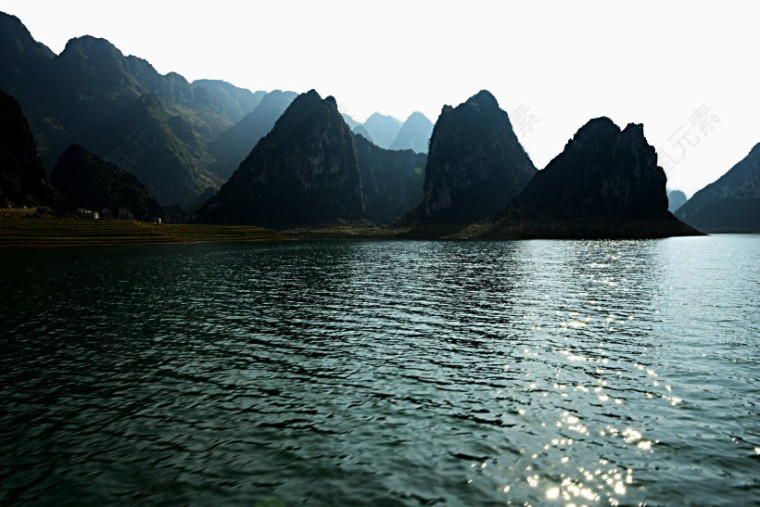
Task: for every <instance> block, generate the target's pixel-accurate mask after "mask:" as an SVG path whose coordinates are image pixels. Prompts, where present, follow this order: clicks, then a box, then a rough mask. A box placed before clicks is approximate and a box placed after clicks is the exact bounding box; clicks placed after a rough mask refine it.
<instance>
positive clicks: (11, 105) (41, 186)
mask: <svg viewBox="0 0 760 507" xmlns="http://www.w3.org/2000/svg"><path fill="white" fill-rule="evenodd" d="M39 206H44V207H49V208H52V209H53V210H55V211H62V210H63V209H64V208H65V205H64V203H63V202H62V200H61V198H60V196H59V195H58V194H57V193H56V192H55V190H54V189H53V188H52V186H51V185H50V182H49V180H48V178H47V175H46V174H45V170H44V169H43V168H42V164H41V163H40V157H39V155H38V154H37V148H36V146H35V144H34V138H33V137H32V133H31V131H30V130H29V124H28V123H27V121H26V118H25V117H24V114H23V112H22V111H21V106H19V104H18V102H16V100H15V99H14V98H13V97H11V96H10V95H7V94H5V93H3V92H0V207H2V208H21V207H39Z"/></svg>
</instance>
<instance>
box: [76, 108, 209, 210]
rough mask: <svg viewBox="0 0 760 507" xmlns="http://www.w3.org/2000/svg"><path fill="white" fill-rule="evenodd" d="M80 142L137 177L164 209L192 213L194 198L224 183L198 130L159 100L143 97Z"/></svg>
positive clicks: (84, 136)
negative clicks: (214, 170) (213, 169)
mask: <svg viewBox="0 0 760 507" xmlns="http://www.w3.org/2000/svg"><path fill="white" fill-rule="evenodd" d="M74 141H75V143H76V144H79V145H81V146H85V147H86V148H87V149H88V150H90V151H92V152H93V153H95V154H97V155H98V156H100V157H101V158H104V159H105V160H107V161H108V162H111V163H113V164H115V165H117V166H119V167H120V168H122V169H123V170H126V171H129V172H131V173H132V174H134V175H135V176H136V177H137V179H138V180H139V181H141V182H142V183H143V184H144V185H145V187H146V188H147V189H148V192H150V194H151V195H153V196H155V198H156V199H157V200H158V202H159V203H161V204H162V205H171V204H180V205H182V206H183V207H184V208H185V209H188V208H191V207H192V206H191V204H192V202H193V198H195V197H196V196H199V195H202V194H203V192H204V191H206V190H207V189H209V188H211V189H217V188H219V186H220V185H221V182H222V179H221V178H220V177H218V176H216V175H214V174H213V173H211V172H209V171H208V170H207V169H206V167H207V164H208V163H210V160H211V159H210V158H209V157H208V155H205V154H204V153H203V148H202V142H201V140H200V139H198V138H197V137H196V135H195V132H194V131H193V129H192V127H191V126H190V125H188V123H187V122H186V121H185V120H184V119H183V118H182V117H181V116H170V115H169V114H167V111H166V108H165V105H164V103H163V101H162V100H161V99H159V98H158V97H157V96H156V95H152V94H149V95H143V96H142V97H140V98H139V99H138V100H136V101H135V102H133V103H131V104H129V105H128V106H127V107H125V108H123V109H121V110H120V111H118V112H117V113H115V114H113V115H111V116H109V117H108V119H106V120H103V121H102V122H100V123H99V124H96V125H95V126H93V127H92V128H90V129H87V130H86V131H84V132H82V133H81V134H80V135H78V136H77V137H76V138H75V139H74Z"/></svg>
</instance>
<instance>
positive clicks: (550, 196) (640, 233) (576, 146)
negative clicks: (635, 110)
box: [487, 118, 697, 238]
mask: <svg viewBox="0 0 760 507" xmlns="http://www.w3.org/2000/svg"><path fill="white" fill-rule="evenodd" d="M665 183H666V178H665V173H664V171H663V170H662V168H660V167H658V166H657V153H656V152H655V149H654V148H653V147H652V146H650V145H649V143H647V141H646V138H645V137H644V129H643V126H641V125H635V124H629V125H628V126H627V127H626V128H625V129H623V130H621V129H620V128H619V127H618V126H617V125H615V124H614V123H613V122H612V121H611V120H610V119H608V118H597V119H594V120H591V121H589V122H588V123H587V124H586V125H584V126H583V127H582V128H581V129H580V130H578V132H577V133H576V134H575V136H574V137H573V138H572V139H571V140H570V141H568V143H567V145H566V146H565V149H564V151H563V152H562V153H561V154H560V155H558V156H557V157H556V158H555V159H553V160H552V161H551V162H550V163H549V164H548V165H547V166H546V168H545V169H544V170H543V171H539V172H538V173H537V174H536V176H535V177H534V178H533V180H532V181H531V182H530V183H529V184H528V186H527V187H526V188H525V190H523V191H522V192H521V193H520V195H519V196H518V197H517V198H516V199H514V200H513V201H512V202H511V203H510V205H509V206H508V207H507V209H506V212H505V213H504V214H503V216H502V218H501V219H500V221H499V222H498V223H497V225H496V226H495V227H493V228H492V229H491V230H490V231H489V233H488V234H487V236H488V237H526V238H650V237H665V236H675V235H689V234H697V232H696V231H694V230H693V229H692V228H691V227H689V226H687V225H685V224H683V223H681V222H680V221H678V220H677V219H676V218H675V217H674V216H673V215H672V214H671V213H670V212H669V211H668V200H667V196H666V194H665Z"/></svg>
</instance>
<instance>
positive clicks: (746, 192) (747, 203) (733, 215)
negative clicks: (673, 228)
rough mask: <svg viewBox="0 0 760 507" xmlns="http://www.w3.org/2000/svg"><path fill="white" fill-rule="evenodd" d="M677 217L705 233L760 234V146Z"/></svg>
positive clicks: (693, 200) (683, 209)
mask: <svg viewBox="0 0 760 507" xmlns="http://www.w3.org/2000/svg"><path fill="white" fill-rule="evenodd" d="M676 216H677V217H678V218H680V219H681V220H683V221H684V222H686V223H689V224H691V225H693V226H694V227H696V228H698V229H700V230H703V231H705V232H760V144H757V145H755V147H754V148H752V150H751V151H750V152H749V154H748V155H747V156H746V157H745V158H744V159H742V160H741V161H739V162H738V163H737V164H736V165H735V166H733V167H732V168H731V169H730V170H729V171H728V172H727V173H726V174H724V175H723V176H721V177H720V178H719V179H718V180H717V181H715V182H713V183H711V184H709V185H707V186H706V187H705V188H703V189H702V190H700V191H699V192H697V193H696V194H694V195H693V196H692V198H691V199H689V200H688V201H687V202H686V204H684V205H683V206H681V207H680V208H679V209H678V211H676Z"/></svg>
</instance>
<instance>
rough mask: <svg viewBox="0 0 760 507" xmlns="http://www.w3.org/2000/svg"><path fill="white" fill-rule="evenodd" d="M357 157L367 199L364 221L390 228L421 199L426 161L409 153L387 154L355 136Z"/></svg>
mask: <svg viewBox="0 0 760 507" xmlns="http://www.w3.org/2000/svg"><path fill="white" fill-rule="evenodd" d="M355 144H356V155H357V157H358V162H359V172H360V173H361V178H362V188H363V190H364V196H365V199H366V211H367V213H366V217H367V219H369V220H371V221H372V222H375V223H380V224H391V223H393V222H395V221H396V220H398V219H400V218H401V217H403V216H404V215H406V214H407V213H409V211H411V210H412V209H413V208H414V207H415V206H416V205H417V204H418V203H419V202H420V200H421V199H422V196H423V194H422V184H423V183H424V181H425V170H424V167H425V164H426V162H427V157H426V156H425V155H424V154H418V153H415V152H413V151H412V150H400V151H397V150H386V149H383V148H380V147H378V146H375V145H374V144H372V143H371V142H370V141H368V140H367V139H366V138H365V137H364V136H362V135H359V134H357V135H356V136H355Z"/></svg>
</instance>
